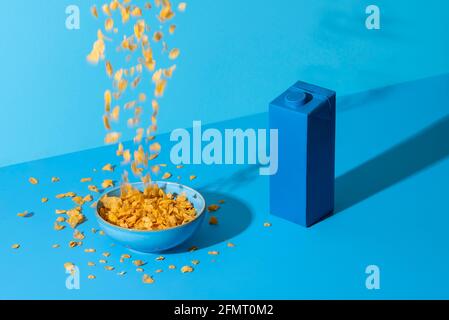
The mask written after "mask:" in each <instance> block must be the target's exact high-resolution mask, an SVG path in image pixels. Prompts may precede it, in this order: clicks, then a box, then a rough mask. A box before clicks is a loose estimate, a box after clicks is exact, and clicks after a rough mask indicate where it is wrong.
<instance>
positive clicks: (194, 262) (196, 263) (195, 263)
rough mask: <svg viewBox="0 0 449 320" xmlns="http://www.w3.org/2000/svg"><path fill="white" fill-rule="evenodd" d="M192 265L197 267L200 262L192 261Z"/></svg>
mask: <svg viewBox="0 0 449 320" xmlns="http://www.w3.org/2000/svg"><path fill="white" fill-rule="evenodd" d="M192 264H193V265H195V266H197V265H199V264H200V260H192Z"/></svg>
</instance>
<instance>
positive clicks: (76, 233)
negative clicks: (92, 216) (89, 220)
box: [73, 229, 85, 240]
mask: <svg viewBox="0 0 449 320" xmlns="http://www.w3.org/2000/svg"><path fill="white" fill-rule="evenodd" d="M73 238H74V239H77V240H83V239H84V238H85V236H84V233H83V232H81V231H79V230H76V229H75V231H73Z"/></svg>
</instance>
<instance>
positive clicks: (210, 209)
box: [207, 204, 220, 212]
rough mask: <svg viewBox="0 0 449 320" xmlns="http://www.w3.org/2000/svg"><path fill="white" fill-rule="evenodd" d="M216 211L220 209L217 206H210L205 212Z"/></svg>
mask: <svg viewBox="0 0 449 320" xmlns="http://www.w3.org/2000/svg"><path fill="white" fill-rule="evenodd" d="M218 209H220V206H219V205H218V204H211V205H210V206H208V207H207V211H209V212H215V211H217V210H218Z"/></svg>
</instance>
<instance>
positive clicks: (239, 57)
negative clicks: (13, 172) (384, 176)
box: [0, 0, 449, 166]
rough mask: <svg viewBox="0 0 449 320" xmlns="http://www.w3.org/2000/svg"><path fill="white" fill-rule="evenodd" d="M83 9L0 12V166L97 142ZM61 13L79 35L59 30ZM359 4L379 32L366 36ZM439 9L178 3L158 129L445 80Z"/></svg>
mask: <svg viewBox="0 0 449 320" xmlns="http://www.w3.org/2000/svg"><path fill="white" fill-rule="evenodd" d="M94 3H96V2H95V1H91V0H83V1H67V0H48V1H46V2H45V5H43V4H42V3H40V2H38V1H31V0H18V1H12V2H9V3H8V5H7V6H6V7H5V10H2V11H1V12H0V30H1V31H0V33H1V38H2V42H3V43H4V45H3V46H2V49H1V50H0V68H1V70H2V77H1V79H0V97H1V101H0V137H2V138H1V139H2V140H1V142H2V150H3V151H2V152H1V153H0V166H4V165H8V164H13V163H18V162H24V161H28V160H33V159H38V158H43V157H48V156H52V155H58V154H64V153H68V152H73V151H78V150H83V149H87V148H93V147H97V146H100V145H102V144H103V127H102V123H101V116H102V113H103V92H104V90H105V89H106V88H107V87H108V85H109V81H108V79H107V77H106V76H105V73H104V68H103V67H98V68H94V67H92V66H90V65H89V64H88V63H87V62H86V55H87V53H88V52H89V51H90V49H91V45H92V42H93V40H94V39H95V33H96V30H97V28H98V27H99V26H100V24H101V23H100V22H99V21H100V20H99V21H96V20H95V19H93V18H92V17H91V15H90V11H89V8H90V6H91V5H92V4H94ZM70 4H76V5H78V6H79V7H80V10H81V25H80V27H81V28H80V30H67V29H66V28H65V19H66V14H65V8H66V7H67V6H68V5H70ZM97 4H99V3H97ZM369 4H377V5H378V6H379V7H380V9H381V30H367V29H366V28H365V19H366V16H367V15H366V14H365V8H366V7H367V6H368V5H369ZM447 12H449V3H448V2H447V1H443V0H439V1H438V0H428V1H406V0H396V1H384V0H377V1H374V2H373V1H360V0H341V1H331V0H315V1H310V0H309V1H305V0H296V1H291V0H290V1H286V0H280V1H237V0H230V1H198V0H193V1H189V3H188V9H187V12H185V13H184V14H178V15H177V16H176V24H177V25H178V29H177V31H176V33H175V35H174V36H173V37H172V38H173V40H171V41H170V43H171V44H172V45H173V46H177V47H179V48H180V49H181V51H182V54H181V56H180V58H179V60H178V61H177V65H178V68H177V70H176V72H175V76H174V78H173V79H172V81H170V83H169V86H168V88H167V94H166V95H165V97H164V99H163V102H162V103H161V109H162V110H161V113H160V118H159V119H160V121H159V124H160V130H161V132H166V131H169V130H171V129H173V128H177V127H185V126H191V124H192V120H202V121H203V122H204V123H210V122H215V121H221V120H224V119H231V118H235V117H239V116H243V115H250V114H254V113H257V112H263V111H265V110H266V109H267V104H268V102H269V101H271V99H272V98H273V97H275V96H276V95H277V94H279V92H282V91H283V90H284V89H285V88H287V87H288V86H290V85H291V84H292V83H294V82H295V81H296V80H303V81H308V82H311V83H315V84H318V85H322V86H325V87H329V88H331V89H334V90H336V91H337V92H338V94H339V95H344V94H348V93H354V92H359V91H363V90H367V89H371V88H376V87H380V86H383V85H387V84H394V83H399V82H402V81H407V80H413V79H418V78H422V77H426V76H431V75H436V74H442V73H444V72H447V71H449V60H448V59H447V57H448V56H449V42H448V41H447V30H448V28H447ZM100 15H101V12H100ZM101 21H102V20H101ZM143 85H145V84H143ZM125 138H131V136H127V137H125ZM25 146H26V147H25Z"/></svg>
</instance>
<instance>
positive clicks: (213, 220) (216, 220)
mask: <svg viewBox="0 0 449 320" xmlns="http://www.w3.org/2000/svg"><path fill="white" fill-rule="evenodd" d="M209 224H211V225H217V224H218V219H217V217H214V216H212V217H210V219H209Z"/></svg>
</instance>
